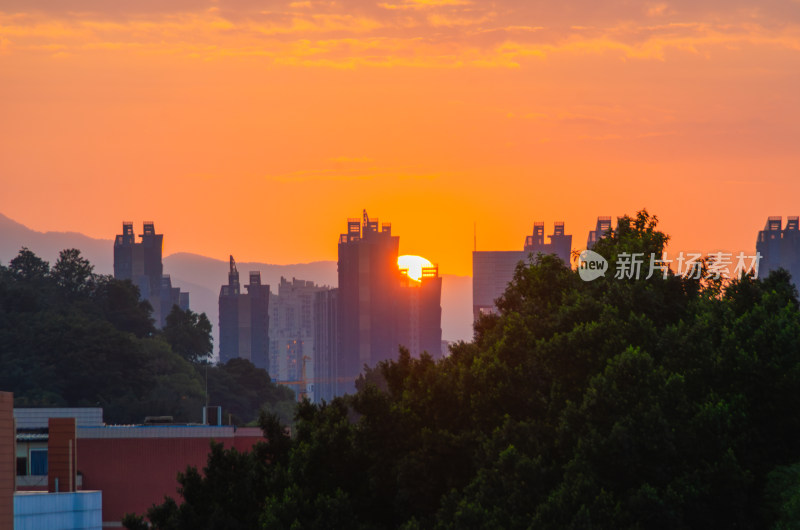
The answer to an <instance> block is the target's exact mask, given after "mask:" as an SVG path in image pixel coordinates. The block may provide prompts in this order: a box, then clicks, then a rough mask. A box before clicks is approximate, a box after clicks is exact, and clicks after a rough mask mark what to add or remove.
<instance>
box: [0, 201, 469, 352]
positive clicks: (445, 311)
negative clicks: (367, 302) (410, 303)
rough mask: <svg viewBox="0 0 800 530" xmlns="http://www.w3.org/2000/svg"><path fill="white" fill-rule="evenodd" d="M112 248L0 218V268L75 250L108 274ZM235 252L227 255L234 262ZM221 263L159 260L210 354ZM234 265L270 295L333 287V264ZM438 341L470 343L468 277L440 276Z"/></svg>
mask: <svg viewBox="0 0 800 530" xmlns="http://www.w3.org/2000/svg"><path fill="white" fill-rule="evenodd" d="M112 235H113V234H112ZM164 237H165V238H169V234H164ZM332 244H335V243H332ZM113 246H114V240H113V239H111V238H109V239H95V238H91V237H88V236H86V235H84V234H81V233H77V232H37V231H35V230H31V229H30V228H28V227H26V226H25V225H23V224H20V223H18V222H16V221H14V220H12V219H9V218H8V217H6V216H5V215H3V214H0V263H2V264H4V265H6V264H8V262H9V261H10V260H11V259H13V258H14V257H15V256H16V255H17V254H18V253H19V250H20V248H22V247H27V248H29V249H30V250H32V251H33V252H34V253H36V255H38V256H39V257H41V258H42V259H44V260H47V261H48V262H50V264H51V265H52V264H53V263H55V261H56V260H57V259H58V253H59V252H60V251H61V250H63V249H65V248H77V249H79V250H80V251H81V254H82V255H83V256H84V257H86V258H87V259H88V260H89V261H90V262H91V263H92V264H93V265H94V267H95V272H96V273H98V274H113V273H114V252H113ZM235 250H236V249H231V251H232V253H233V256H234V258H235V257H236V252H235ZM221 258H222V259H215V258H210V257H207V256H201V255H198V254H191V253H186V252H179V253H176V254H170V255H169V256H165V257H164V259H163V262H164V274H169V275H170V277H171V278H172V284H173V286H175V287H180V288H181V289H182V290H184V291H189V292H190V293H191V309H192V311H195V312H198V313H206V315H208V318H209V320H211V323H212V324H213V325H214V329H213V335H214V344H215V350H216V345H218V344H219V338H218V335H217V327H218V324H219V307H218V303H217V298H218V296H219V288H220V286H221V285H222V284H223V283H226V282H227V281H228V256H221ZM236 265H237V268H238V269H239V272H240V273H241V274H243V275H244V276H243V277H245V278H246V275H247V273H248V272H249V271H251V270H254V271H255V270H257V271H261V281H262V282H263V283H268V284H269V285H270V287H271V290H272V292H273V293H277V291H278V284H279V283H280V279H281V276H283V277H284V278H286V279H287V280H290V281H291V279H292V278H298V279H303V280H312V281H314V282H316V283H317V284H320V285H330V286H332V287H334V286H336V284H337V282H338V278H337V271H336V262H335V261H314V262H311V263H296V264H291V265H274V264H269V263H255V262H252V263H246V262H243V263H239V262H237V264H236ZM442 338H443V339H444V340H450V341H455V340H471V339H472V278H471V277H469V276H455V275H452V274H444V275H442Z"/></svg>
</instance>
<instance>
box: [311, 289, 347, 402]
mask: <svg viewBox="0 0 800 530" xmlns="http://www.w3.org/2000/svg"><path fill="white" fill-rule="evenodd" d="M338 295H339V290H338V289H329V290H324V291H318V292H316V293H314V352H313V366H314V374H315V377H314V381H313V388H312V393H313V396H314V400H315V401H316V402H320V401H322V400H325V401H331V400H332V399H333V398H334V397H336V396H338V395H340V394H343V393H344V392H339V389H338V383H339V372H338V367H337V364H336V360H337V358H338V356H339V298H338Z"/></svg>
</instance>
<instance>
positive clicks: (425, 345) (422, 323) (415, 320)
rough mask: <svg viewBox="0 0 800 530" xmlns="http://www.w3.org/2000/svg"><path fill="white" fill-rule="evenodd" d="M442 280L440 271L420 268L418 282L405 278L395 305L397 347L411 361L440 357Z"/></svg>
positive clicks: (436, 267) (433, 268)
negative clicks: (403, 351) (408, 354)
mask: <svg viewBox="0 0 800 530" xmlns="http://www.w3.org/2000/svg"><path fill="white" fill-rule="evenodd" d="M441 300H442V278H441V277H440V276H439V267H438V266H436V265H434V266H432V267H423V268H422V276H421V277H420V278H419V280H415V279H413V278H410V277H408V275H405V281H404V283H402V284H401V288H400V300H399V302H398V309H400V311H399V313H398V320H399V322H398V334H399V343H400V344H402V345H403V346H405V347H406V348H408V351H409V353H410V354H411V356H412V357H419V356H420V355H421V354H422V352H428V353H429V354H430V355H431V356H432V357H433V358H434V359H440V358H441V356H442V306H441Z"/></svg>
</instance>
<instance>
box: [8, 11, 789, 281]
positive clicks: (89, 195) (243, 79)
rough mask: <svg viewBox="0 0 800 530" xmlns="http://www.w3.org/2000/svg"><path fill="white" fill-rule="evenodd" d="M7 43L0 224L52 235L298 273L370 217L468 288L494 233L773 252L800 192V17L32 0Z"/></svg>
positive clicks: (497, 244) (498, 245) (13, 14)
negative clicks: (767, 222)
mask: <svg viewBox="0 0 800 530" xmlns="http://www.w3.org/2000/svg"><path fill="white" fill-rule="evenodd" d="M0 36H1V37H0V112H1V113H2V115H3V117H4V119H3V120H4V127H3V128H2V129H1V130H0V160H1V161H2V162H0V180H2V185H3V194H2V195H0V212H3V213H4V214H5V215H8V216H9V217H11V218H13V219H15V220H18V221H19V222H21V223H24V224H25V225H27V226H30V227H32V228H34V229H37V230H71V231H78V232H82V233H85V234H87V235H90V236H93V237H101V236H104V235H105V234H108V233H110V232H111V230H113V229H115V227H116V226H117V224H118V223H119V219H120V218H124V219H145V218H146V219H154V220H157V222H158V223H159V226H160V227H161V229H162V230H163V231H164V232H168V233H169V234H171V237H170V240H169V241H168V242H167V247H166V248H165V254H172V253H174V252H178V251H186V252H194V253H198V254H203V255H210V256H227V255H228V254H229V253H230V252H231V251H234V252H235V253H236V254H237V256H241V259H242V260H244V261H263V262H272V263H297V262H308V261H313V260H318V259H327V260H333V259H335V255H336V250H335V245H334V241H335V238H336V236H337V226H338V224H339V219H340V215H341V212H358V211H360V210H361V208H364V207H366V208H367V209H368V210H370V211H380V212H382V215H384V216H385V217H386V218H391V219H392V220H393V222H394V223H395V225H396V226H398V227H402V231H403V234H404V246H403V248H401V252H402V253H404V254H406V253H408V254H417V255H421V256H424V257H426V258H428V259H430V260H431V261H432V262H434V263H438V264H439V266H440V271H441V272H442V273H448V274H449V273H453V274H462V275H464V274H469V266H470V252H471V251H472V249H473V227H474V223H477V229H478V238H477V239H478V249H479V250H499V249H505V248H516V246H517V238H518V234H523V233H529V231H530V226H531V224H532V222H533V221H534V220H535V219H544V220H547V221H548V222H551V221H564V222H566V223H567V225H568V226H571V227H573V232H574V233H576V234H582V233H585V231H586V230H588V229H590V228H591V227H592V226H593V224H594V221H595V218H596V216H597V215H602V214H603V213H604V212H627V213H633V212H636V211H638V210H640V209H641V208H647V209H648V211H650V212H651V213H655V214H656V215H658V216H659V218H660V219H661V220H662V225H661V226H662V227H663V229H664V230H665V231H666V232H667V233H669V234H670V235H671V236H672V240H671V247H673V248H682V249H697V250H704V251H706V250H713V249H716V248H722V249H731V250H737V249H749V248H751V247H752V236H751V230H752V228H751V227H753V226H757V225H760V224H761V223H762V220H763V219H764V218H765V217H767V216H769V215H774V214H776V213H782V214H783V215H787V214H788V215H791V214H792V212H793V211H794V210H793V208H794V205H793V204H792V200H793V199H792V198H793V197H794V196H796V195H797V193H798V192H799V191H800V182H798V181H797V179H796V178H795V177H796V175H797V172H798V168H800V155H798V153H797V150H796V148H795V146H794V142H793V139H794V138H797V137H798V136H800V130H799V128H800V119H799V118H800V95H798V94H800V90H798V87H800V68H797V65H798V64H799V63H800V5H798V4H797V3H796V2H784V3H775V2H772V3H760V4H758V6H757V7H753V6H750V5H748V4H746V3H741V2H739V3H734V4H730V3H724V4H723V3H719V2H711V1H704V2H685V1H678V2H649V3H648V2H645V3H641V4H629V3H612V4H608V5H605V6H604V7H603V8H602V9H599V8H598V7H597V6H596V5H595V4H591V3H588V2H585V1H583V0H582V1H572V2H564V3H560V4H558V5H550V4H547V5H545V4H535V3H518V2H513V1H509V0H504V1H501V2H497V3H494V4H491V5H484V4H480V3H477V2H470V1H469V0H404V1H402V2H392V1H389V2H374V3H370V2H365V1H360V0H359V1H347V2H316V1H307V2H301V1H296V2H289V1H287V2H279V3H272V4H270V6H269V7H268V8H263V7H258V6H256V5H255V4H254V3H250V2H234V1H223V0H221V1H219V2H213V1H211V0H208V1H203V0H190V1H183V0H182V1H181V2H177V1H175V0H173V1H167V2H159V3H151V2H144V3H142V2H137V3H131V4H124V3H123V4H114V5H108V4H105V3H100V2H95V1H92V0H79V1H76V2H71V3H70V7H69V8H67V7H66V6H64V5H63V4H61V3H57V2H49V1H46V0H35V1H32V2H19V1H16V0H12V1H10V2H5V3H4V6H3V7H2V8H0ZM290 197H291V200H289V198H290ZM600 198H602V199H600ZM298 204H300V205H301V208H299V213H298V208H297V205H298ZM320 227H322V228H320ZM501 227H503V228H504V230H503V231H502V232H501V230H500V228H501Z"/></svg>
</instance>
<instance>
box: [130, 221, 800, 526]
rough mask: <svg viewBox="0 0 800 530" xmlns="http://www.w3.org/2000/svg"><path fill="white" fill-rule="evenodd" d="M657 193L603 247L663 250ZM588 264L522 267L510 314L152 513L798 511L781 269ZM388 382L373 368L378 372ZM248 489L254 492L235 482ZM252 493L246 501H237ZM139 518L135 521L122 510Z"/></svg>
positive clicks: (292, 517)
mask: <svg viewBox="0 0 800 530" xmlns="http://www.w3.org/2000/svg"><path fill="white" fill-rule="evenodd" d="M666 242H667V238H666V236H664V234H662V233H660V232H658V231H657V230H656V223H655V219H654V218H651V217H650V216H648V214H647V213H646V212H640V213H639V214H638V215H637V216H636V217H635V218H633V219H629V218H626V219H624V220H623V222H622V223H621V225H620V227H619V229H618V231H617V232H616V233H614V234H610V235H609V236H608V237H607V238H605V239H604V240H602V241H601V242H600V243H598V245H597V246H596V248H595V250H596V251H598V252H599V253H600V254H601V255H603V256H606V257H608V258H610V268H611V270H612V271H613V270H614V268H615V262H616V258H617V256H618V255H619V254H620V253H621V252H623V251H627V252H644V253H645V254H646V255H648V256H649V254H650V252H654V253H656V255H660V254H661V251H662V249H663V248H664V245H665V244H666ZM608 276H609V277H606V278H600V279H598V280H596V281H594V282H583V281H581V280H580V279H579V277H578V275H577V274H576V273H575V272H574V271H571V270H570V269H569V268H567V267H565V266H564V264H563V263H561V262H560V261H559V260H557V259H555V258H554V257H549V256H542V257H540V258H538V262H537V263H535V264H528V265H525V266H520V267H519V268H518V269H517V271H516V274H515V277H514V281H513V282H512V284H511V285H510V286H509V288H508V290H507V291H506V293H505V295H504V296H503V297H502V298H501V299H500V300H499V304H498V305H499V308H500V315H498V316H492V317H486V318H483V319H482V320H481V321H480V322H479V323H478V324H477V325H476V332H475V340H474V341H473V342H472V343H468V344H466V343H460V344H458V345H456V346H455V347H453V348H452V351H451V354H450V356H449V357H447V358H445V359H443V360H442V361H440V362H434V361H433V360H432V359H431V358H430V357H428V356H426V355H423V356H422V357H421V358H420V359H413V358H411V357H410V356H409V355H408V353H407V352H405V351H401V353H400V356H399V359H398V360H397V361H394V362H386V363H382V364H380V365H379V366H377V367H376V368H375V369H373V370H370V371H368V373H367V374H366V376H365V377H364V379H363V380H362V381H361V383H360V385H359V390H358V392H357V393H356V395H353V396H348V397H346V398H339V399H336V400H334V401H333V402H332V403H329V404H324V405H320V406H315V405H311V404H309V403H304V404H302V405H301V406H300V408H299V410H298V413H297V416H296V423H295V427H294V430H293V433H292V436H291V437H289V436H288V435H286V434H284V432H283V431H282V430H281V429H280V428H279V427H276V424H275V421H274V418H272V419H271V418H269V417H266V416H265V417H263V418H262V423H263V426H264V428H265V432H266V437H267V440H268V441H267V442H264V443H262V444H261V445H259V446H257V447H256V448H255V449H254V451H253V452H252V453H249V454H248V455H242V454H241V453H238V452H236V451H235V450H231V451H225V450H223V449H222V448H220V447H215V448H214V451H213V454H212V456H211V457H210V459H209V462H208V466H207V468H206V469H205V470H204V473H203V474H201V473H198V472H197V471H195V470H190V471H189V472H187V473H186V474H184V475H181V477H180V478H179V482H180V486H181V488H180V491H181V492H182V495H183V501H182V502H181V503H180V504H179V503H177V502H175V501H174V500H171V499H169V500H167V501H166V502H165V503H164V504H162V505H161V506H157V507H154V508H153V509H152V510H151V511H150V512H149V513H148V516H149V518H150V520H151V521H152V523H153V524H154V526H155V527H156V528H161V529H177V528H253V527H255V526H256V525H258V526H259V527H262V528H406V529H412V528H476V529H477V528H497V529H509V528H554V529H560V528H635V527H638V528H709V527H713V528H761V527H768V526H777V527H781V528H789V527H795V526H796V524H797V522H798V516H799V515H800V508H798V506H800V500H799V499H800V444H798V435H800V414H798V413H797V411H798V410H800V313H799V312H798V300H797V292H796V290H795V289H794V287H793V286H792V285H791V283H790V281H789V278H788V275H787V274H785V273H783V272H780V273H776V274H772V275H770V276H769V277H768V278H766V279H759V280H756V279H753V278H750V277H744V278H742V279H739V280H735V281H732V282H727V283H724V282H719V281H713V280H707V281H706V280H689V279H684V278H682V277H676V276H674V275H671V276H670V277H669V278H667V279H662V278H661V277H660V275H657V277H654V278H652V279H650V280H622V279H614V278H613V274H610V275H608ZM373 383H377V384H373ZM242 488H245V489H246V491H247V492H248V493H247V496H246V497H245V493H244V492H241V491H240V490H242ZM244 499H246V502H243V500H244ZM126 522H127V524H128V525H129V527H131V528H134V527H136V524H142V523H143V520H142V519H137V518H136V517H130V518H128V520H127V521H126Z"/></svg>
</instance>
